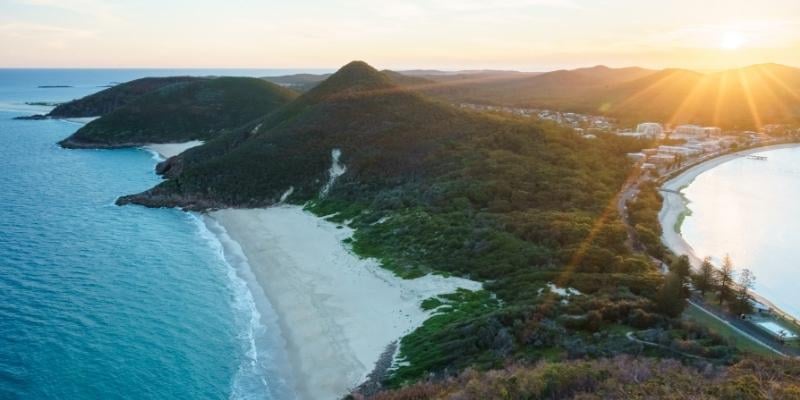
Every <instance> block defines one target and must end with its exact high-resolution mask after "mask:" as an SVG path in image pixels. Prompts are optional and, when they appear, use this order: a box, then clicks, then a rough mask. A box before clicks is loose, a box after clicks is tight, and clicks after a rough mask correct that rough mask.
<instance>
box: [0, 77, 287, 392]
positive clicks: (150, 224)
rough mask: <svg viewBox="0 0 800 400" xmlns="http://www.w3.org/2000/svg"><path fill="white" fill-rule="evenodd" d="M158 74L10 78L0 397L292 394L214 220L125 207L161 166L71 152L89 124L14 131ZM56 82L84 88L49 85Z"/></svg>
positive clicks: (0, 233)
mask: <svg viewBox="0 0 800 400" xmlns="http://www.w3.org/2000/svg"><path fill="white" fill-rule="evenodd" d="M172 72H173V71H169V73H172ZM154 74H157V73H155V72H154V71H138V72H137V71H99V72H98V71H72V73H70V72H69V71H51V72H47V71H34V72H28V73H26V72H25V71H9V70H0V399H37V400H38V399H227V398H254V399H260V398H267V399H270V398H285V397H289V396H288V394H287V393H288V392H286V389H285V388H284V387H285V386H286V384H285V383H284V382H283V381H282V378H280V377H279V376H278V374H277V372H276V371H280V370H281V369H282V368H281V366H280V365H271V364H269V361H270V360H269V358H268V357H265V356H264V352H265V350H266V351H267V352H268V351H269V348H266V349H265V348H264V347H261V348H256V344H255V343H254V330H256V329H261V330H263V329H268V328H264V327H254V326H253V321H254V320H257V318H254V316H253V313H254V312H255V311H254V309H253V307H252V299H250V298H248V296H249V293H248V292H247V289H246V288H247V285H246V283H245V282H244V281H243V280H242V279H240V278H239V277H238V274H237V271H236V270H235V269H233V268H232V267H231V266H230V265H229V264H228V263H226V262H225V260H224V259H223V258H222V256H221V252H220V247H219V243H218V242H217V241H216V239H215V238H214V237H213V236H212V235H210V234H209V233H208V231H207V230H206V229H205V227H204V225H203V224H202V222H201V221H200V220H199V219H198V218H197V217H196V216H194V215H191V214H187V213H183V212H180V211H177V210H167V209H161V210H152V209H146V208H142V207H136V206H127V207H117V206H115V205H114V200H115V199H116V198H117V197H118V196H120V195H123V194H128V193H135V192H139V191H141V190H144V189H147V188H149V187H151V186H153V185H155V184H157V183H158V182H159V180H160V178H159V177H158V176H156V175H155V174H154V172H153V167H154V165H155V160H154V158H153V155H151V154H149V153H147V152H145V151H143V150H138V149H128V150H64V149H61V148H59V147H58V146H57V145H56V142H57V141H58V140H60V139H62V138H64V137H66V136H68V135H69V134H71V133H72V132H74V131H75V130H76V129H78V128H79V127H80V125H78V124H75V123H71V122H66V121H54V120H46V121H15V120H12V118H13V117H15V116H19V115H24V114H30V113H33V112H37V111H38V112H41V111H46V109H44V110H42V109H40V108H37V107H33V106H27V105H25V104H24V103H25V102H31V101H63V100H67V99H70V98H73V97H79V96H81V95H84V94H87V93H91V92H93V91H96V90H99V88H98V87H99V86H100V85H103V84H107V83H109V82H112V81H114V80H119V81H122V80H128V79H131V78H133V77H137V76H144V75H154ZM165 74H167V73H162V75H165ZM54 84H55V85H74V86H76V87H73V88H63V89H58V88H49V89H42V88H38V87H37V86H39V85H54ZM265 337H266V336H264V335H263V332H262V335H261V340H262V342H264V341H265V340H266V339H264V338H265ZM265 343H266V342H264V343H260V345H266V346H268V345H269V343H266V344H265ZM259 353H260V354H261V355H260V356H259ZM273 373H274V375H271V374H273Z"/></svg>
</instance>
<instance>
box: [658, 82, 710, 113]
mask: <svg viewBox="0 0 800 400" xmlns="http://www.w3.org/2000/svg"><path fill="white" fill-rule="evenodd" d="M709 81H710V78H709V77H708V76H707V75H706V76H703V77H702V78H700V80H699V81H697V83H695V85H694V87H692V90H691V91H689V94H687V95H686V97H685V98H684V99H683V100H682V101H681V104H680V105H678V108H676V109H675V112H674V113H673V114H672V116H671V117H670V118H669V119H668V120H667V121H669V122H668V123H669V124H670V125H674V124H675V123H677V122H691V118H684V116H683V114H684V113H691V111H690V110H691V108H692V105H693V104H692V103H693V102H695V101H696V100H697V98H698V97H700V94H701V93H702V92H703V91H704V90H705V89H706V88H707V87H708V84H709Z"/></svg>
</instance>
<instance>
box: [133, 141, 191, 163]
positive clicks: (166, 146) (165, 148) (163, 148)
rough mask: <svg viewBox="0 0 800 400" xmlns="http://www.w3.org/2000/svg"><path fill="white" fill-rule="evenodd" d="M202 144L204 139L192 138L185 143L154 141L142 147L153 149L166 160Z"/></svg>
mask: <svg viewBox="0 0 800 400" xmlns="http://www.w3.org/2000/svg"><path fill="white" fill-rule="evenodd" d="M201 144H203V141H202V140H191V141H188V142H183V143H152V144H148V145H144V146H142V148H143V149H145V150H149V151H152V152H154V153H156V154H158V155H159V156H161V157H162V158H164V159H165V160H166V159H167V158H170V157H174V156H177V155H178V154H181V153H183V152H184V151H186V150H189V149H191V148H192V147H197V146H200V145H201Z"/></svg>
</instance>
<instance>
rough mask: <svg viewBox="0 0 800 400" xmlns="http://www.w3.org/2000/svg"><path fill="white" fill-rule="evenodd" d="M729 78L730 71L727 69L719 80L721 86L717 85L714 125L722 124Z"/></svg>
mask: <svg viewBox="0 0 800 400" xmlns="http://www.w3.org/2000/svg"><path fill="white" fill-rule="evenodd" d="M729 79H730V72H727V71H726V72H723V73H722V76H721V77H720V80H719V86H718V87H717V98H716V100H715V104H714V117H713V119H712V121H713V123H714V126H720V122H721V117H722V105H723V101H724V100H725V99H726V98H727V96H728V84H729V81H728V80H729Z"/></svg>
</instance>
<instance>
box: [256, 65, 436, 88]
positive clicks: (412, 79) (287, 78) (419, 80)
mask: <svg viewBox="0 0 800 400" xmlns="http://www.w3.org/2000/svg"><path fill="white" fill-rule="evenodd" d="M381 72H383V73H384V75H386V76H387V77H388V78H389V80H390V81H392V82H393V83H395V84H398V85H402V86H407V85H425V84H429V83H431V82H432V81H431V80H429V79H426V78H425V77H421V76H415V75H410V74H405V73H400V72H395V71H390V70H388V69H387V70H383V71H381ZM330 76H331V74H295V75H284V76H267V77H264V78H262V79H264V80H266V81H269V82H272V83H275V84H277V85H280V86H285V87H288V88H291V89H294V90H297V91H299V92H306V91H308V90H311V88H313V87H314V86H316V85H318V84H320V82H322V81H324V80H325V79H328V78H329V77H330Z"/></svg>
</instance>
